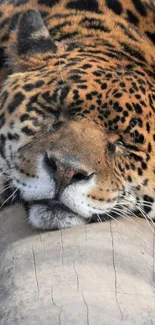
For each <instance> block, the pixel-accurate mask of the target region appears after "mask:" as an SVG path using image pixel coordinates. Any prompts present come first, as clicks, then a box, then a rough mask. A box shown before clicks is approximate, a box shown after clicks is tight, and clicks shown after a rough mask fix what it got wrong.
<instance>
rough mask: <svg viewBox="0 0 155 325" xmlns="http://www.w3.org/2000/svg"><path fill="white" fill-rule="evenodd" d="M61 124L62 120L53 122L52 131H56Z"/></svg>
mask: <svg viewBox="0 0 155 325" xmlns="http://www.w3.org/2000/svg"><path fill="white" fill-rule="evenodd" d="M62 124H63V122H62V121H56V122H54V123H53V125H52V131H53V132H56V131H58V130H59V129H60V128H61V126H62Z"/></svg>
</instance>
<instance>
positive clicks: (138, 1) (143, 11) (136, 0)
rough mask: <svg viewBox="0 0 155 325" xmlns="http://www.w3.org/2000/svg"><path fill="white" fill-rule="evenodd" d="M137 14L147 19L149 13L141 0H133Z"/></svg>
mask: <svg viewBox="0 0 155 325" xmlns="http://www.w3.org/2000/svg"><path fill="white" fill-rule="evenodd" d="M132 2H133V4H134V6H135V8H136V10H137V12H138V13H139V14H141V16H143V17H146V15H147V12H146V7H145V5H144V3H143V2H142V1H141V0H132Z"/></svg>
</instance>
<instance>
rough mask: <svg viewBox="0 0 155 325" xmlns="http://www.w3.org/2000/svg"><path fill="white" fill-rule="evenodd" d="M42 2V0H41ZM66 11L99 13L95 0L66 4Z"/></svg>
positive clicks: (80, 0) (78, 0)
mask: <svg viewBox="0 0 155 325" xmlns="http://www.w3.org/2000/svg"><path fill="white" fill-rule="evenodd" d="M43 1H44V0H43ZM67 8H68V9H74V10H80V11H83V10H84V11H85V10H87V11H92V12H99V7H98V1H97V0H91V1H90V0H73V1H70V2H69V3H68V4H67Z"/></svg>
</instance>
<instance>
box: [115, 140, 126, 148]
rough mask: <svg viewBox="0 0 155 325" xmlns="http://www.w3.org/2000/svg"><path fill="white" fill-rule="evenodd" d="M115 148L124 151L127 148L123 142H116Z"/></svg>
mask: <svg viewBox="0 0 155 325" xmlns="http://www.w3.org/2000/svg"><path fill="white" fill-rule="evenodd" d="M115 146H119V147H120V148H122V149H123V148H124V147H125V145H124V143H123V142H122V141H116V142H115Z"/></svg>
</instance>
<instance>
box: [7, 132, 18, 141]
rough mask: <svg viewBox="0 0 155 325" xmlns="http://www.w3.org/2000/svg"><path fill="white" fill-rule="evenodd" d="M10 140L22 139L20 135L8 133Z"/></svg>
mask: <svg viewBox="0 0 155 325" xmlns="http://www.w3.org/2000/svg"><path fill="white" fill-rule="evenodd" d="M8 139H9V140H10V141H18V140H19V139H20V137H19V135H18V134H17V133H14V134H13V133H10V132H9V133H8Z"/></svg>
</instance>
